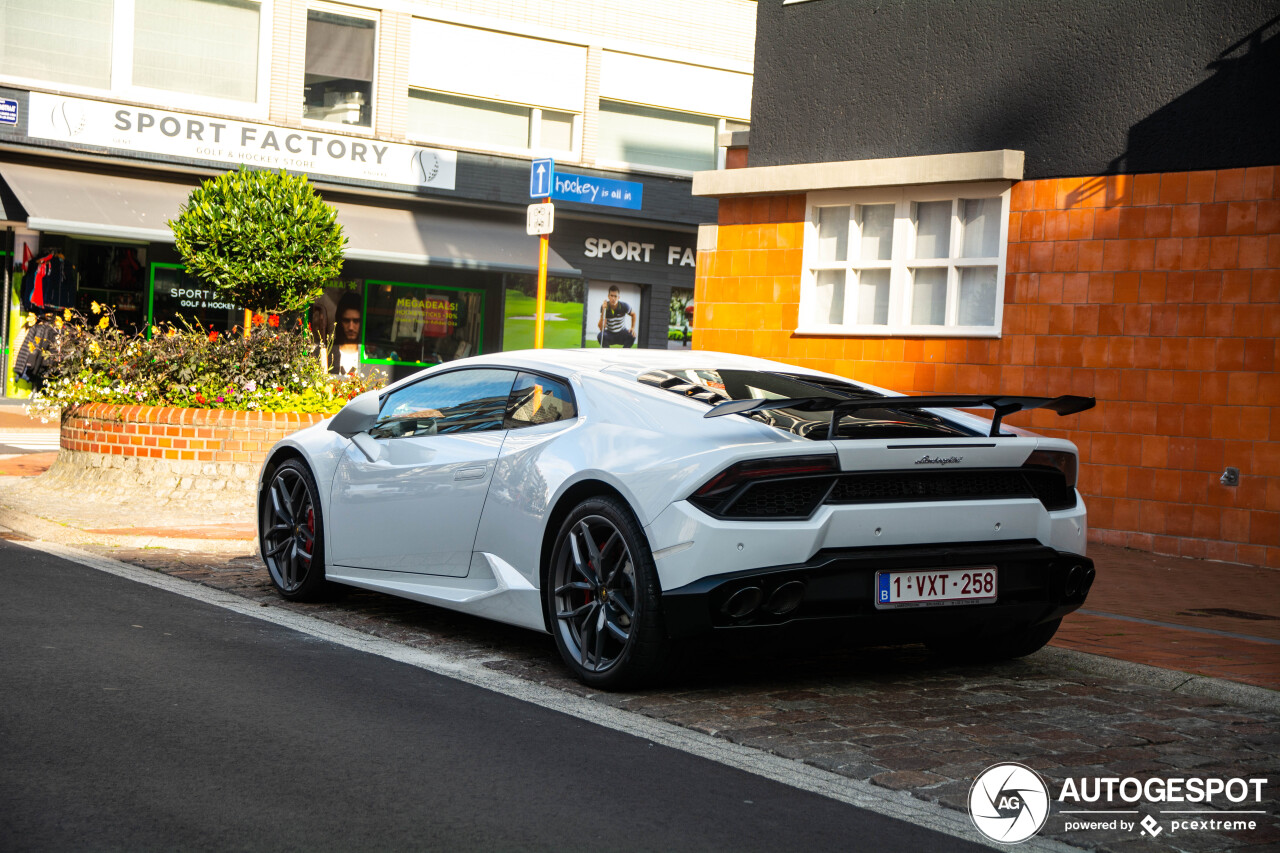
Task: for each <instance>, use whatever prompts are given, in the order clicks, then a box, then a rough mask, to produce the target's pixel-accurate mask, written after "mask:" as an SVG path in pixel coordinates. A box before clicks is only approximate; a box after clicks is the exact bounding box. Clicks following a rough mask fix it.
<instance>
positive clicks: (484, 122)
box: [409, 89, 576, 152]
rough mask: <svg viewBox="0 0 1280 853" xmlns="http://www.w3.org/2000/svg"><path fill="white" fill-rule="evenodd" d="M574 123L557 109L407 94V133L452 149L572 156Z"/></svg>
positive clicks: (436, 94)
mask: <svg viewBox="0 0 1280 853" xmlns="http://www.w3.org/2000/svg"><path fill="white" fill-rule="evenodd" d="M575 118H576V116H575V115H574V114H573V113H568V112H560V111H558V110H546V109H540V108H538V107H526V106H521V105H519V104H509V103H504V102H502V101H490V100H484V99H482V98H466V97H462V96H459V95H449V94H445V93H443V92H431V91H427V90H425V89H410V90H409V134H410V135H411V136H415V137H428V138H432V139H438V140H441V141H448V142H452V143H456V144H458V145H470V146H474V147H480V148H499V149H517V150H520V151H526V150H529V149H533V150H540V151H541V150H545V151H556V152H572V151H573V149H574V144H573V132H574V121H575Z"/></svg>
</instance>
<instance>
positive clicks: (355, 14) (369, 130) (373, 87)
mask: <svg viewBox="0 0 1280 853" xmlns="http://www.w3.org/2000/svg"><path fill="white" fill-rule="evenodd" d="M306 11H307V12H311V11H316V12H327V13H328V14H330V15H340V16H342V17H344V18H359V19H361V20H364V21H373V79H372V80H370V81H369V126H368V127H364V126H362V125H358V124H337V123H335V122H331V121H321V120H320V119H314V118H307V117H305V116H303V118H302V126H303V127H309V128H312V129H314V130H322V131H325V132H328V133H342V134H348V135H352V136H370V137H372V136H373V135H374V128H375V127H377V126H378V57H379V56H380V55H381V52H382V13H381V12H380V11H378V10H377V9H369V8H365V7H362V6H346V5H343V4H341V3H326V2H323V0H311V2H310V3H307V8H306ZM306 20H307V19H306V17H305V13H304V17H303V21H302V24H303V33H304V34H305V33H306ZM302 52H303V56H304V59H303V61H304V62H305V61H306V60H305V56H306V36H305V35H304V36H303V47H302ZM303 80H304V82H303V86H305V85H306V82H305V80H306V72H305V71H304V72H303ZM297 95H298V98H299V99H301V98H302V90H298V93H297Z"/></svg>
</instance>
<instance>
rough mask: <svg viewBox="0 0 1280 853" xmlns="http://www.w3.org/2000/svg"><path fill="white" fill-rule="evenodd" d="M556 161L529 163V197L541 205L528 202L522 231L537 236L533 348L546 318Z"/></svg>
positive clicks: (538, 342) (539, 343)
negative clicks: (548, 259) (536, 199)
mask: <svg viewBox="0 0 1280 853" xmlns="http://www.w3.org/2000/svg"><path fill="white" fill-rule="evenodd" d="M555 170H556V163H555V160H552V159H551V158H549V157H548V158H544V159H541V160H534V161H533V162H532V163H531V164H530V165H529V197H530V198H541V199H542V201H543V203H542V204H531V205H529V215H528V220H527V222H526V223H525V230H526V231H527V232H528V233H530V234H537V235H539V236H538V298H537V300H536V301H535V302H534V308H533V348H534V349H542V344H543V326H545V325H546V319H547V246H548V242H549V240H548V237H549V235H550V234H551V229H552V228H554V227H555V208H554V207H552V205H551V185H552V183H553V182H554V180H555Z"/></svg>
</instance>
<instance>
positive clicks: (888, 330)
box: [798, 184, 1009, 336]
mask: <svg viewBox="0 0 1280 853" xmlns="http://www.w3.org/2000/svg"><path fill="white" fill-rule="evenodd" d="M1008 219H1009V191H1008V185H1007V184H971V185H963V186H950V187H945V186H944V187H914V188H906V189H903V188H896V189H869V190H861V191H855V192H843V193H811V194H810V196H809V216H808V221H807V222H806V225H805V244H804V253H805V262H804V275H803V279H802V282H801V295H800V328H799V329H798V331H800V332H809V333H815V334H859V335H951V336H998V335H999V334H1000V321H1001V314H1002V308H1003V303H1004V298H1003V295H1004V269H1005V254H1006V252H1005V246H1006V242H1007V238H1008Z"/></svg>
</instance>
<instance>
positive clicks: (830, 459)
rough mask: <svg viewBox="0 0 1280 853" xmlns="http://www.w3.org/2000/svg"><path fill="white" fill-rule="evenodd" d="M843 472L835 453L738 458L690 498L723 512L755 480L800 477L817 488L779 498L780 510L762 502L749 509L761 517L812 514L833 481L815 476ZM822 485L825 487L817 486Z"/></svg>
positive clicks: (777, 503)
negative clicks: (737, 460)
mask: <svg viewBox="0 0 1280 853" xmlns="http://www.w3.org/2000/svg"><path fill="white" fill-rule="evenodd" d="M839 472H840V460H839V459H838V458H837V457H835V456H833V455H823V456H784V457H780V458H771V459H748V460H745V461H743V462H736V463H734V464H733V465H730V466H729V467H728V468H726V469H724V470H723V471H721V472H720V473H719V474H717V475H715V476H714V477H712V478H711V479H710V480H708V481H707V482H706V483H704V484H702V486H701V487H699V488H698V490H697V491H695V492H694V493H693V494H692V495H690V496H689V500H690V501H692V502H693V503H694V504H696V505H697V506H699V507H701V508H702V509H704V510H706V511H707V512H710V513H711V514H713V515H722V514H724V512H725V510H726V509H727V507H728V505H729V504H730V503H732V502H734V501H735V500H736V499H737V498H740V497H742V495H743V493H744V492H746V491H747V489H749V488H750V487H751V485H752V484H753V483H757V482H763V481H775V482H776V481H781V482H784V483H785V482H790V481H793V480H796V479H800V480H803V481H804V482H806V483H810V484H812V485H813V486H814V487H815V488H812V489H806V490H804V492H803V493H799V494H796V495H791V496H788V498H787V499H784V500H782V501H780V502H776V504H775V505H776V507H777V511H776V512H773V511H770V509H769V507H768V506H760V507H758V508H757V509H756V510H754V511H751V512H749V513H747V514H749V515H754V516H757V517H768V516H771V515H777V516H785V517H791V518H794V517H797V516H804V515H808V514H810V513H811V512H812V511H813V508H814V507H816V506H817V503H818V502H819V501H820V500H821V498H822V495H824V494H825V493H826V490H827V487H828V485H829V483H830V481H829V480H828V481H823V483H821V484H819V483H817V482H815V481H814V480H813V479H812V478H814V477H815V476H819V475H823V474H827V475H829V474H838V473H839ZM819 485H821V488H820V489H819V488H816V487H817V486H819ZM809 492H813V493H814V494H813V495H812V497H811V496H810V495H809V494H808V493H809Z"/></svg>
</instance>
